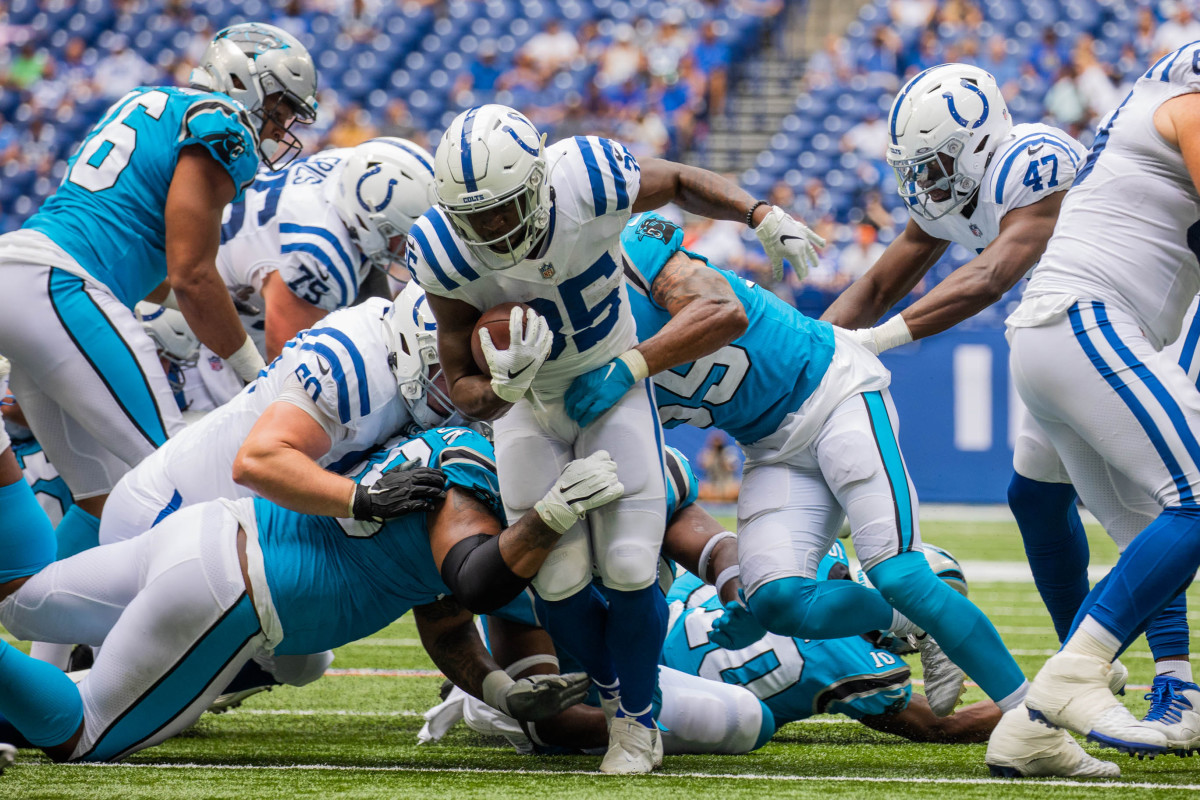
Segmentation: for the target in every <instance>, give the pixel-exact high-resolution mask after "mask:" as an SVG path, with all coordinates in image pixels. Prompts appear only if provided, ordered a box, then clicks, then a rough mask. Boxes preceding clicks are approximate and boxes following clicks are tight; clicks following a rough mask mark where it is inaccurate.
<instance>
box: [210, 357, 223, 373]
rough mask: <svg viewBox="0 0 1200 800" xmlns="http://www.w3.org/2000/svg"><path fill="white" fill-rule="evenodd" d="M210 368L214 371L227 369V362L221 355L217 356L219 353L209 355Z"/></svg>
mask: <svg viewBox="0 0 1200 800" xmlns="http://www.w3.org/2000/svg"><path fill="white" fill-rule="evenodd" d="M208 368H209V369H211V370H212V371H213V372H220V371H221V370H223V369H225V362H224V361H222V360H221V357H220V356H217V355H212V356H209V357H208Z"/></svg>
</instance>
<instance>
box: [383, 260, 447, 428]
mask: <svg viewBox="0 0 1200 800" xmlns="http://www.w3.org/2000/svg"><path fill="white" fill-rule="evenodd" d="M384 322H385V323H386V324H387V328H388V332H389V334H390V336H391V343H390V347H389V350H390V351H391V352H390V353H389V355H388V365H389V366H390V367H391V368H392V374H393V375H394V376H395V378H396V390H397V392H398V393H399V395H400V399H401V400H402V401H403V402H404V404H405V406H407V407H408V411H409V414H410V415H411V416H412V418H413V421H414V422H416V423H417V425H419V426H420V427H421V428H424V429H429V428H437V427H440V426H442V425H445V424H447V422H449V421H450V420H451V419H452V418H453V417H454V416H455V414H456V412H457V409H456V408H455V407H454V403H453V402H451V400H450V394H449V390H448V388H447V386H446V379H445V377H444V376H443V374H442V363H441V360H440V359H439V358H438V349H437V322H436V321H435V320H434V318H433V312H432V311H430V310H429V302H428V300H427V299H426V297H425V291H424V290H423V289H421V287H420V286H418V285H417V282H416V281H410V282H409V283H408V285H407V286H405V287H404V290H403V291H402V292H400V294H398V295H397V296H396V300H395V302H393V303H392V307H391V308H390V309H389V310H388V311H387V313H386V314H385V315H384Z"/></svg>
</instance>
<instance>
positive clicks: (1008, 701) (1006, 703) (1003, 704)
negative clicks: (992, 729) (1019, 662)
mask: <svg viewBox="0 0 1200 800" xmlns="http://www.w3.org/2000/svg"><path fill="white" fill-rule="evenodd" d="M1028 693H1029V681H1021V685H1020V686H1018V687H1017V688H1016V689H1014V690H1013V691H1012V693H1011V694H1009V695H1008V696H1007V697H1001V698H1000V699H999V700H997V701H996V705H998V706H999V707H1000V710H1001V711H1010V710H1012V709H1014V708H1016V707H1017V706H1019V705H1021V703H1023V702H1025V695H1026V694H1028Z"/></svg>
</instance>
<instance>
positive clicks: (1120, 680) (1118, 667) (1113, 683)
mask: <svg viewBox="0 0 1200 800" xmlns="http://www.w3.org/2000/svg"><path fill="white" fill-rule="evenodd" d="M1127 683H1129V669H1128V668H1127V667H1126V666H1125V665H1124V664H1122V663H1121V661H1120V660H1119V659H1113V662H1112V671H1111V672H1109V673H1108V689H1109V691H1111V692H1112V693H1113V694H1119V695H1124V694H1125V684H1127Z"/></svg>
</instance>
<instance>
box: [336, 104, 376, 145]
mask: <svg viewBox="0 0 1200 800" xmlns="http://www.w3.org/2000/svg"><path fill="white" fill-rule="evenodd" d="M378 135H379V131H378V130H377V129H376V128H375V126H374V125H373V124H372V123H371V115H370V114H369V113H367V111H366V109H364V108H363V107H362V106H360V105H359V104H358V103H349V104H347V105H346V108H345V110H343V111H342V112H341V114H339V115H338V117H337V122H336V123H335V124H334V126H333V130H331V131H330V132H329V145H330V146H331V147H355V146H356V145H360V144H362V143H363V142H365V141H366V140H367V139H374V138H375V137H376V136H378Z"/></svg>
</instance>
